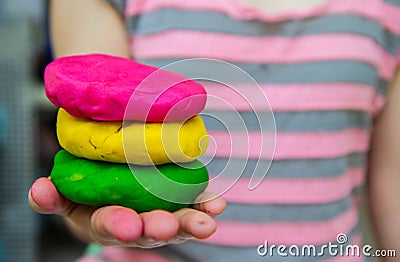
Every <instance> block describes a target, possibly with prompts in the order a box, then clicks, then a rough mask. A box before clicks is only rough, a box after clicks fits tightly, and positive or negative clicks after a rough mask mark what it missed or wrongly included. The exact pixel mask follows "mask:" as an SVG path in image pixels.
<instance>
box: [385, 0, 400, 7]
mask: <svg viewBox="0 0 400 262" xmlns="http://www.w3.org/2000/svg"><path fill="white" fill-rule="evenodd" d="M384 2H386V3H390V4H392V5H395V6H397V7H400V1H399V0H385V1H384Z"/></svg>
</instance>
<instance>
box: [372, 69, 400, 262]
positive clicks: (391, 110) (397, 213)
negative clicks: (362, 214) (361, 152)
mask: <svg viewBox="0 0 400 262" xmlns="http://www.w3.org/2000/svg"><path fill="white" fill-rule="evenodd" d="M399 112H400V70H398V71H397V73H396V77H395V79H394V81H393V82H392V85H391V86H390V89H389V93H388V101H387V104H386V106H385V108H384V110H383V112H382V113H381V114H380V116H379V117H378V118H377V120H376V123H375V125H374V132H373V138H372V145H371V154H370V172H369V181H368V189H369V190H368V203H369V206H370V210H371V218H372V222H373V228H374V231H375V236H376V241H377V244H378V245H379V248H380V249H394V250H396V252H399V250H400V234H399V233H400V202H399V198H400V191H399V185H400V165H399V156H400V139H399V134H400V117H399V115H398V114H399ZM397 256H399V254H397ZM382 261H398V258H396V257H392V258H384V259H383V260H382Z"/></svg>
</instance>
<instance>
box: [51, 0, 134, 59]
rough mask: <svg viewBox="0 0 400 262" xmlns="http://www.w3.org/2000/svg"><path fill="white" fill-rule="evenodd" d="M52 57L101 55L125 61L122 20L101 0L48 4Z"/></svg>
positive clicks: (126, 49) (126, 50) (63, 0)
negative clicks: (123, 58)
mask: <svg viewBox="0 0 400 262" xmlns="http://www.w3.org/2000/svg"><path fill="white" fill-rule="evenodd" d="M49 12H50V13H49V16H50V39H51V46H52V50H53V55H54V57H56V58H58V57H61V56H66V55H77V54H88V53H103V54H110V55H116V56H122V57H129V45H128V36H127V33H126V30H125V26H124V22H123V19H122V17H120V16H119V14H118V13H117V12H116V10H114V9H113V8H112V7H111V6H110V5H109V4H108V3H107V2H106V1H105V0H85V1H81V0H52V1H50V10H49Z"/></svg>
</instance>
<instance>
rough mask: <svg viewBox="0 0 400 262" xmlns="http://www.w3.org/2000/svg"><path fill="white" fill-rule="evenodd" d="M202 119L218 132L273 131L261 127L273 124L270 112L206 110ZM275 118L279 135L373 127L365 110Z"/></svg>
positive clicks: (276, 114)
mask: <svg viewBox="0 0 400 262" xmlns="http://www.w3.org/2000/svg"><path fill="white" fill-rule="evenodd" d="M201 116H202V118H203V120H204V123H205V126H206V128H207V130H218V131H224V130H228V131H246V130H247V131H260V130H264V131H271V130H269V129H270V125H268V126H261V125H262V124H263V123H264V122H266V123H268V122H270V121H274V120H273V118H272V114H271V113H270V112H257V113H255V112H251V111H246V112H244V111H238V112H234V111H203V113H202V114H201ZM274 117H275V123H276V129H277V132H319V131H338V130H344V129H348V128H358V129H363V130H369V129H370V127H371V117H370V116H369V114H368V113H366V112H362V111H315V112H314V111H307V112H274ZM260 119H262V120H263V121H262V122H260ZM238 122H240V123H241V124H238Z"/></svg>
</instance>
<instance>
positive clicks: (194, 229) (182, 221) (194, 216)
mask: <svg viewBox="0 0 400 262" xmlns="http://www.w3.org/2000/svg"><path fill="white" fill-rule="evenodd" d="M174 215H175V216H176V218H177V219H178V220H179V225H180V230H179V233H178V236H177V237H178V238H180V239H187V238H190V237H191V236H192V237H195V238H198V239H205V238H208V237H210V236H211V235H212V234H213V233H214V232H215V230H216V229H217V224H216V222H215V220H214V219H213V218H212V217H210V216H209V215H207V214H206V213H204V212H202V211H198V210H195V209H190V208H184V209H180V210H178V211H176V212H175V213H174Z"/></svg>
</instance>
